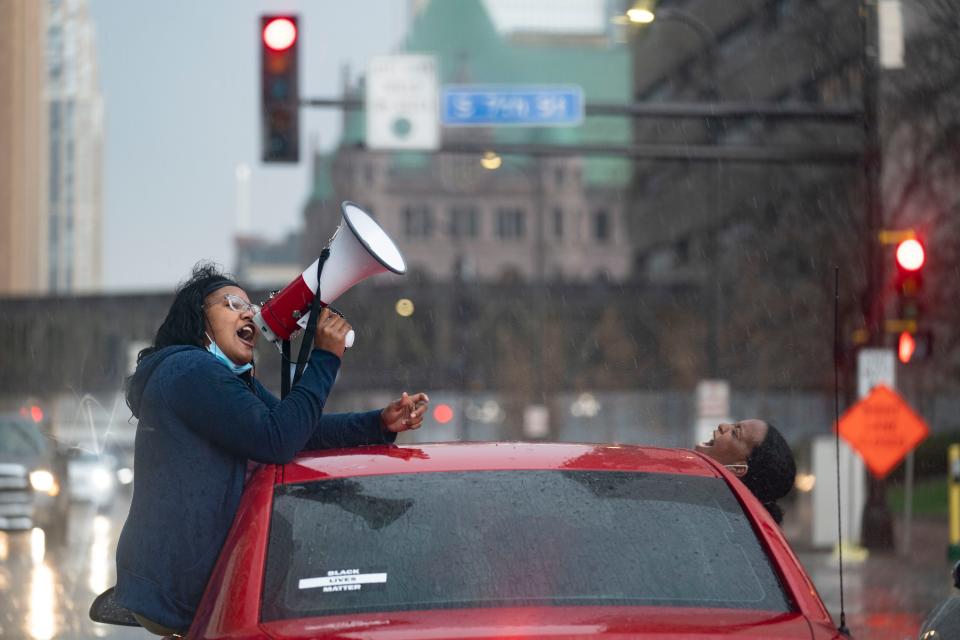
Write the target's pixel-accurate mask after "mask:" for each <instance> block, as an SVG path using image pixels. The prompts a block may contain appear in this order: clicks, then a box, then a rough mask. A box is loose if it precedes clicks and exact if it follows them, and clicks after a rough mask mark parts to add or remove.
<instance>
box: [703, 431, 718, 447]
mask: <svg viewBox="0 0 960 640" xmlns="http://www.w3.org/2000/svg"><path fill="white" fill-rule="evenodd" d="M714 440H716V433H714V437H712V438H710V439H709V440H705V441H703V442H701V443H700V446H701V447H712V446H713V442H714Z"/></svg>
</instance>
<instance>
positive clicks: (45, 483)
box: [30, 469, 58, 495]
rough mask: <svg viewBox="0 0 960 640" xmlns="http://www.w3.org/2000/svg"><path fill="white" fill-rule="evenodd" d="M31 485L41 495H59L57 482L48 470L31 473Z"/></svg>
mask: <svg viewBox="0 0 960 640" xmlns="http://www.w3.org/2000/svg"><path fill="white" fill-rule="evenodd" d="M30 485H31V486H32V487H33V488H34V490H35V491H39V492H41V493H49V494H50V495H56V494H57V489H58V487H57V480H56V478H54V477H53V474H52V473H50V472H49V471H47V470H46V469H37V470H35V471H31V472H30Z"/></svg>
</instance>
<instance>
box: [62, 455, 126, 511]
mask: <svg viewBox="0 0 960 640" xmlns="http://www.w3.org/2000/svg"><path fill="white" fill-rule="evenodd" d="M118 471H119V469H118V468H117V459H116V458H114V457H113V456H112V455H110V454H108V453H95V452H93V451H90V450H88V449H72V450H71V451H70V455H69V460H68V462H67V473H68V476H69V478H70V499H71V500H74V501H77V502H90V503H92V504H94V505H96V506H98V507H100V506H106V505H108V504H110V503H111V502H112V501H113V498H114V496H115V495H116V491H117V484H118V482H119V481H118V479H117V473H118Z"/></svg>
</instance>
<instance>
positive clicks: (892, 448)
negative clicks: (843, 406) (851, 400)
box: [839, 385, 930, 478]
mask: <svg viewBox="0 0 960 640" xmlns="http://www.w3.org/2000/svg"><path fill="white" fill-rule="evenodd" d="M839 429H840V435H841V436H842V437H843V439H844V440H846V441H847V442H848V443H850V446H852V447H853V448H854V449H856V450H857V452H858V453H859V454H860V455H861V456H862V457H863V461H864V462H865V463H866V464H867V468H869V469H870V472H871V473H873V475H874V476H876V477H877V478H883V477H885V476H886V475H887V474H888V473H890V471H891V470H892V469H893V468H894V467H896V466H897V465H898V464H900V461H901V460H903V458H904V456H906V455H907V454H908V453H910V452H911V451H913V448H914V447H916V446H917V445H918V444H920V442H922V441H923V439H924V438H926V437H927V435H928V434H929V433H930V427H928V426H927V423H926V422H924V420H923V418H921V417H920V416H918V415H917V413H916V412H915V411H914V410H913V409H912V408H910V405H908V404H907V402H906V401H905V400H904V399H903V398H901V397H900V395H899V394H898V393H897V392H896V391H893V390H892V389H890V388H888V387H885V386H883V385H877V386H876V387H874V388H873V390H872V391H871V392H870V394H869V395H868V396H867V397H866V398H864V399H863V400H861V401H860V402H858V403H857V404H855V405H853V406H852V407H850V409H849V410H848V411H847V412H846V413H845V414H843V417H841V418H840V424H839Z"/></svg>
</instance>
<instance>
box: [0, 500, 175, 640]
mask: <svg viewBox="0 0 960 640" xmlns="http://www.w3.org/2000/svg"><path fill="white" fill-rule="evenodd" d="M128 509H129V501H128V500H127V499H126V497H125V496H123V495H121V496H120V497H118V499H117V500H115V501H114V503H113V505H112V506H111V507H110V508H109V509H106V510H104V512H103V513H98V512H97V509H96V508H95V507H93V506H92V505H90V504H83V503H81V504H74V505H72V506H71V510H70V528H69V535H68V539H67V542H66V546H64V547H61V548H55V547H50V548H48V545H47V544H46V540H45V536H44V535H43V532H42V531H41V530H39V529H35V530H34V531H32V532H22V533H6V532H2V531H0V593H2V594H3V595H2V597H0V638H4V640H7V639H9V640H13V639H20V638H29V639H32V640H48V639H50V638H140V639H141V640H142V639H143V638H148V637H151V636H149V634H146V633H145V632H144V631H143V630H142V629H136V628H128V627H118V626H112V625H102V624H96V623H94V622H92V621H90V619H89V617H88V612H89V609H90V603H91V602H93V598H94V596H95V595H96V594H98V593H100V592H102V591H104V590H105V589H107V588H108V587H110V586H112V585H113V584H114V581H115V579H116V573H115V570H114V554H115V552H116V548H117V536H118V535H119V534H120V527H121V526H122V524H123V520H124V518H125V517H126V513H127V510H128ZM153 637H156V636H153Z"/></svg>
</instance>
